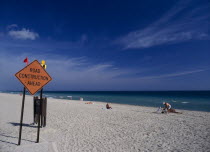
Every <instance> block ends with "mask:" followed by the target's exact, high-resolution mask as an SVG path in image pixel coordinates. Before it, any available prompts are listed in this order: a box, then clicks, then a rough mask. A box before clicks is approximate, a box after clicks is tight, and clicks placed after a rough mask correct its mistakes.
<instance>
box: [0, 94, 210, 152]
mask: <svg viewBox="0 0 210 152" xmlns="http://www.w3.org/2000/svg"><path fill="white" fill-rule="evenodd" d="M85 102H86V101H72V100H58V99H48V104H47V106H48V109H47V126H46V127H45V128H41V132H40V143H35V141H36V138H37V137H36V135H37V128H36V127H35V126H33V125H30V124H31V123H32V122H33V98H32V96H26V101H25V111H24V120H23V123H24V124H25V126H23V130H22V141H21V146H17V143H18V135H19V126H18V124H19V122H20V112H21V103H22V96H20V95H11V94H4V93H0V152H13V151H15V152H35V151H37V152H47V151H49V152H71V151H72V152H80V151H89V152H109V151H112V152H130V151H131V152H135V151H148V152H150V151H154V152H164V151H173V152H174V151H177V152H178V151H186V152H202V151H203V152H209V151H210V144H209V143H210V113H208V112H197V111H185V110H178V111H181V112H183V114H172V113H170V114H156V113H153V112H154V111H156V110H157V109H156V108H148V107H141V106H129V105H120V104H111V106H112V107H113V109H112V110H106V109H105V103H100V102H94V104H93V105H88V104H85Z"/></svg>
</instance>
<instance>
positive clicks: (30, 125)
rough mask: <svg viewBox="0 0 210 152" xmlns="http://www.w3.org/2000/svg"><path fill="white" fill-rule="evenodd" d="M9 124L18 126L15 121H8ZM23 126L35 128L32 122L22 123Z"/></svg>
mask: <svg viewBox="0 0 210 152" xmlns="http://www.w3.org/2000/svg"><path fill="white" fill-rule="evenodd" d="M9 124H12V125H13V126H20V123H17V122H9ZM22 125H23V127H31V128H37V126H34V125H33V124H24V123H23V124H22Z"/></svg>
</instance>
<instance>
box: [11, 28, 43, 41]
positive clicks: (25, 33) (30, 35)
mask: <svg viewBox="0 0 210 152" xmlns="http://www.w3.org/2000/svg"><path fill="white" fill-rule="evenodd" d="M8 35H9V36H10V37H12V38H14V39H20V40H35V39H37V38H38V37H39V34H38V33H36V32H32V31H30V30H29V29H25V28H22V30H10V31H9V32H8Z"/></svg>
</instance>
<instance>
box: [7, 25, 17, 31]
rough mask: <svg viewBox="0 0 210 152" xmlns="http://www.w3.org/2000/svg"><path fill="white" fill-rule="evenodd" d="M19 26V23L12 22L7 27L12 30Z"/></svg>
mask: <svg viewBox="0 0 210 152" xmlns="http://www.w3.org/2000/svg"><path fill="white" fill-rule="evenodd" d="M17 27H18V25H17V24H11V25H8V26H7V29H8V30H10V29H14V28H17Z"/></svg>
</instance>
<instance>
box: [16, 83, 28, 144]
mask: <svg viewBox="0 0 210 152" xmlns="http://www.w3.org/2000/svg"><path fill="white" fill-rule="evenodd" d="M25 93H26V88H25V87H24V89H23V100H22V108H21V116H20V130H19V138H18V145H20V142H21V134H22V126H23V112H24V103H25Z"/></svg>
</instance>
